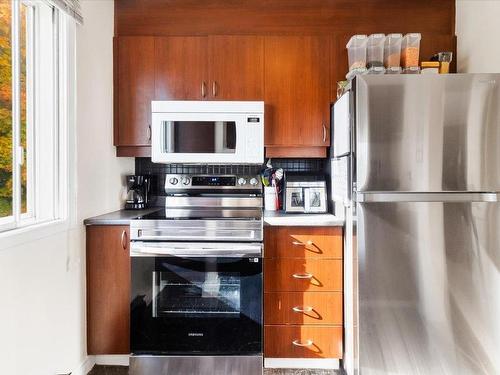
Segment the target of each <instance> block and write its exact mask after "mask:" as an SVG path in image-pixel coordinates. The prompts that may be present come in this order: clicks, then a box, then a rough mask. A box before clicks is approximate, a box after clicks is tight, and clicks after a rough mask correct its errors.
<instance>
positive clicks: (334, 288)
mask: <svg viewBox="0 0 500 375" xmlns="http://www.w3.org/2000/svg"><path fill="white" fill-rule="evenodd" d="M264 291H265V292H305V291H311V292H314V291H316V292H340V291H342V260H337V259H311V258H307V259H280V258H274V259H264Z"/></svg>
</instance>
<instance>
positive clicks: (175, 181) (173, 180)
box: [168, 177, 179, 185]
mask: <svg viewBox="0 0 500 375" xmlns="http://www.w3.org/2000/svg"><path fill="white" fill-rule="evenodd" d="M168 182H170V184H171V185H177V183H178V182H179V180H178V179H177V178H175V177H172V178H170V180H168Z"/></svg>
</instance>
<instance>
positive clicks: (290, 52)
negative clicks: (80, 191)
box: [115, 35, 331, 157]
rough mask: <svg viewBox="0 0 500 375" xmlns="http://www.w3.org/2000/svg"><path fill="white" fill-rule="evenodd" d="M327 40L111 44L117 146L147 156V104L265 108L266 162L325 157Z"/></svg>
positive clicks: (122, 152) (234, 38) (239, 38)
mask: <svg viewBox="0 0 500 375" xmlns="http://www.w3.org/2000/svg"><path fill="white" fill-rule="evenodd" d="M329 49H330V38H329V37H318V36H300V37H299V36H248V35H214V36H164V37H153V36H151V37H128V36H126V37H119V38H116V39H115V59H116V60H115V73H116V74H115V145H116V146H118V147H117V154H118V155H119V156H149V155H150V152H151V151H150V144H151V101H152V100H264V101H265V103H266V108H265V111H266V124H265V145H266V154H267V156H270V157H271V156H273V157H280V156H281V157H287V156H288V157H324V156H326V148H327V146H328V145H329V134H330V130H329V128H330V110H329V108H330V71H331V70H330V65H329V63H330V55H329Z"/></svg>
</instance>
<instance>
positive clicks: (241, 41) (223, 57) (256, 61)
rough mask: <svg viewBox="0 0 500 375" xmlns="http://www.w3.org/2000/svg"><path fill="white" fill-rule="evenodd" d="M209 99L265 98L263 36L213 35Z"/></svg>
mask: <svg viewBox="0 0 500 375" xmlns="http://www.w3.org/2000/svg"><path fill="white" fill-rule="evenodd" d="M209 46H210V47H209V48H210V54H209V59H210V62H209V66H210V80H209V81H210V87H209V97H210V100H264V38H263V37H260V36H234V35H228V36H222V35H221V36H210V37H209Z"/></svg>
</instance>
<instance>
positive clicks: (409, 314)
mask: <svg viewBox="0 0 500 375" xmlns="http://www.w3.org/2000/svg"><path fill="white" fill-rule="evenodd" d="M332 108H333V109H332V120H333V127H332V128H333V134H332V147H331V166H332V190H333V191H332V196H333V200H334V203H335V210H336V213H337V214H338V215H345V217H346V227H345V234H346V236H345V241H346V243H345V251H344V258H345V267H344V289H345V310H344V311H345V348H346V349H345V356H344V367H345V370H346V371H347V373H348V374H349V375H351V374H362V375H379V374H380V375H381V374H393V375H399V374H401V375H402V374H404V375H412V374H425V375H441V374H447V375H448V374H450V375H452V374H453V375H468V374H474V375H479V374H481V375H483V374H484V375H486V374H487V375H498V374H500V203H499V202H500V199H499V197H500V74H450V75H399V76H368V75H367V76H361V77H358V78H356V79H355V80H354V81H353V82H352V83H351V87H350V89H349V91H348V92H347V93H346V94H344V96H342V97H341V98H340V99H339V100H338V101H337V102H336V104H335V105H334V106H333V107H332Z"/></svg>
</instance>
